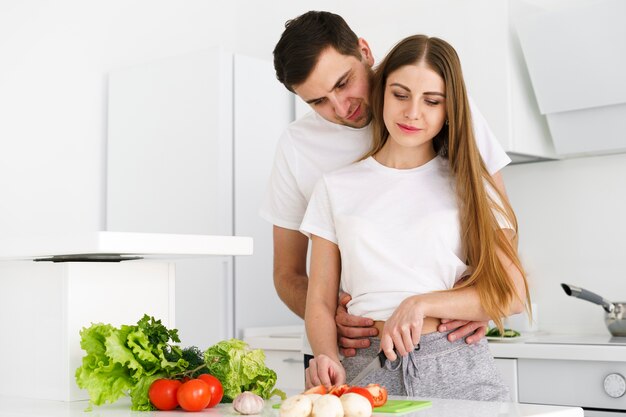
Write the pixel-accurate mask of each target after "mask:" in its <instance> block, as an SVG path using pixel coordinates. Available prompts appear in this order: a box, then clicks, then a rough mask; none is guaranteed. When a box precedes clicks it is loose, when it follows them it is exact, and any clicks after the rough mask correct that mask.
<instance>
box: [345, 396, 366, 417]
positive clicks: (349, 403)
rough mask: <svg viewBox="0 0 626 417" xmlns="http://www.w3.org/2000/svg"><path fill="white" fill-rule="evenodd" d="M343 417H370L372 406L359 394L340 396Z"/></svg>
mask: <svg viewBox="0 0 626 417" xmlns="http://www.w3.org/2000/svg"><path fill="white" fill-rule="evenodd" d="M341 405H342V406H343V412H344V417H370V416H371V415H372V404H371V403H370V402H369V400H368V399H367V398H365V397H364V396H362V395H360V394H356V393H353V392H349V393H347V394H343V395H342V396H341Z"/></svg>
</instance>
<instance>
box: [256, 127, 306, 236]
mask: <svg viewBox="0 0 626 417" xmlns="http://www.w3.org/2000/svg"><path fill="white" fill-rule="evenodd" d="M294 164H297V155H296V154H295V151H294V150H293V147H292V146H291V145H290V143H289V138H288V134H287V133H285V134H284V135H283V137H282V138H281V140H280V141H279V143H278V147H277V148H276V155H275V156H274V166H273V167H272V173H271V176H270V180H269V184H268V186H267V190H266V192H265V196H264V198H263V202H262V203H261V208H260V210H259V215H260V216H261V217H262V218H263V219H265V220H267V221H268V222H270V223H272V224H274V225H276V226H279V227H284V228H286V229H291V230H298V229H299V228H300V223H302V217H303V216H304V213H305V211H306V206H307V200H306V197H305V196H304V194H303V193H302V191H301V190H300V188H299V187H298V182H297V180H296V176H295V173H294V169H293V166H294Z"/></svg>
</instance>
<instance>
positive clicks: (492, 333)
mask: <svg viewBox="0 0 626 417" xmlns="http://www.w3.org/2000/svg"><path fill="white" fill-rule="evenodd" d="M485 336H487V337H519V336H521V334H520V332H518V331H517V330H513V329H504V332H503V333H500V330H499V329H498V328H497V327H493V328H491V329H489V330H487V333H486V334H485Z"/></svg>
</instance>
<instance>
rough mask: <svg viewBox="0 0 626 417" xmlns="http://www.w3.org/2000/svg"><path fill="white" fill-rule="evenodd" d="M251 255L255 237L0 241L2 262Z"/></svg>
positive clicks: (92, 236)
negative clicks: (81, 256) (82, 257)
mask: <svg viewBox="0 0 626 417" xmlns="http://www.w3.org/2000/svg"><path fill="white" fill-rule="evenodd" d="M251 254H252V238H250V237H238V236H208V235H181V234H164V233H126V232H83V233H57V234H41V235H19V236H6V235H3V236H2V237H1V238H0V260H5V261H6V260H32V259H38V258H48V257H52V256H68V255H69V256H75V255H101V256H102V255H128V256H140V257H142V258H159V259H166V258H167V259H169V258H181V257H198V256H209V255H251Z"/></svg>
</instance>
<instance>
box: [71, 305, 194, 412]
mask: <svg viewBox="0 0 626 417" xmlns="http://www.w3.org/2000/svg"><path fill="white" fill-rule="evenodd" d="M80 336H81V341H80V346H81V348H83V350H84V351H85V352H86V355H85V356H84V357H83V360H82V366H81V367H79V368H78V369H77V370H76V374H75V375H76V383H77V385H78V386H79V387H80V388H83V389H86V390H87V391H88V392H89V398H90V407H91V405H102V404H105V403H107V402H108V403H113V402H115V401H117V400H118V399H119V398H120V397H123V396H126V395H128V394H130V397H131V399H132V406H131V407H132V409H133V410H139V411H147V410H153V409H154V408H153V406H152V405H151V404H150V400H149V398H148V390H149V389H150V386H151V385H152V383H153V382H154V381H156V380H157V379H162V378H169V377H170V376H171V375H174V374H184V373H185V372H187V371H188V368H189V364H190V362H189V361H188V360H187V359H185V356H187V357H189V356H194V355H195V356H197V352H195V351H193V349H191V350H188V351H187V352H186V353H185V352H183V350H182V349H180V348H179V347H178V346H175V345H173V344H171V343H170V341H171V342H180V340H179V338H178V332H177V330H175V329H174V330H168V329H167V328H166V327H165V326H163V324H161V320H155V319H154V317H149V316H148V315H144V316H143V318H142V319H141V320H139V321H138V322H137V324H136V325H130V326H129V325H122V326H120V327H119V328H116V327H113V326H112V325H110V324H102V323H96V324H92V325H91V326H90V327H88V328H83V329H82V330H81V332H80Z"/></svg>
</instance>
